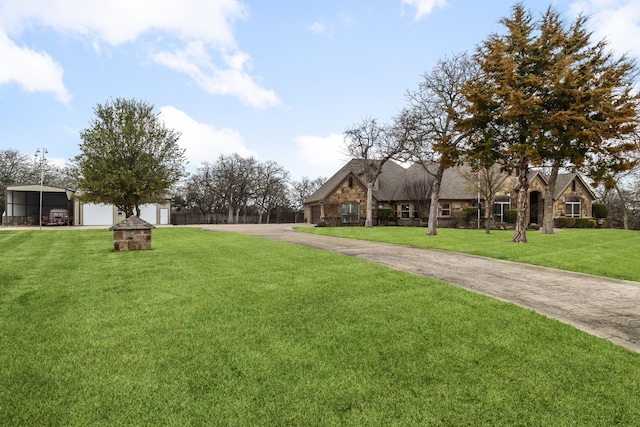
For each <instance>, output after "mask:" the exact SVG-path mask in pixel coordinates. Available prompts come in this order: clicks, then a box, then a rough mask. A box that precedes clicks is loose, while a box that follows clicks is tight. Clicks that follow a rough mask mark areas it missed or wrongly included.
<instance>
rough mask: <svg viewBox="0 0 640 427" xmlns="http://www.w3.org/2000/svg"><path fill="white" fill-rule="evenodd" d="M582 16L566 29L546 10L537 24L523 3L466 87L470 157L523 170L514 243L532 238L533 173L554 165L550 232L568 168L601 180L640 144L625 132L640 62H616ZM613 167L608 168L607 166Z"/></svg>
mask: <svg viewBox="0 0 640 427" xmlns="http://www.w3.org/2000/svg"><path fill="white" fill-rule="evenodd" d="M585 22H586V19H585V18H584V17H579V18H578V19H577V20H576V21H575V22H574V23H573V24H572V25H571V26H569V27H565V25H564V24H563V22H562V20H561V19H560V16H559V14H558V13H557V12H555V11H554V10H553V9H551V8H549V9H548V10H547V11H546V13H545V14H544V15H543V16H542V18H541V19H540V20H538V21H535V20H534V19H533V17H532V15H531V13H530V12H529V11H527V10H526V9H525V8H524V6H523V5H522V4H518V5H516V6H514V8H513V13H512V15H511V16H510V17H509V18H503V19H502V20H501V23H502V24H503V25H504V26H505V27H506V29H507V32H506V34H505V35H497V34H495V35H492V36H491V37H489V39H488V40H487V41H485V42H484V43H482V44H481V46H480V47H479V48H478V51H477V53H476V56H475V57H476V60H477V61H478V64H479V66H480V70H481V72H480V74H479V76H478V78H477V79H475V80H473V81H472V82H470V83H469V84H468V85H467V86H466V88H465V94H466V96H467V99H468V100H469V102H470V104H469V108H468V111H467V113H468V116H467V117H466V118H465V119H464V120H462V121H460V123H459V128H460V129H463V130H464V131H466V132H467V136H468V137H469V139H468V141H469V148H470V158H471V159H473V160H480V161H482V162H483V163H487V162H491V161H496V162H499V163H500V164H501V165H502V167H503V169H504V170H506V171H509V172H511V171H515V172H516V175H517V177H518V201H517V209H518V220H517V222H516V229H515V234H514V236H513V238H512V241H514V242H526V241H527V239H526V226H527V222H526V220H527V210H528V172H529V170H530V168H531V167H532V166H543V165H545V166H550V167H551V172H552V173H551V178H550V180H549V185H548V187H547V189H546V190H545V194H544V201H545V220H544V223H543V229H544V231H546V232H549V233H550V232H552V231H553V214H554V212H553V193H554V187H555V180H556V177H557V174H558V171H559V169H560V168H562V167H569V168H580V167H587V168H588V171H589V175H590V176H591V177H592V178H593V179H594V180H596V181H599V180H602V179H605V177H606V176H608V175H607V173H609V172H610V171H611V170H612V168H625V167H628V166H627V164H628V161H627V157H626V154H628V153H629V151H630V150H634V149H637V146H635V147H634V146H633V145H632V144H629V143H628V140H627V139H625V136H627V135H629V134H631V133H633V132H635V127H636V121H637V108H638V97H637V94H635V93H634V92H633V79H634V77H635V66H634V63H633V61H631V60H629V59H628V58H626V57H622V58H620V59H614V58H613V56H612V54H611V53H610V52H607V51H606V43H605V42H604V41H601V42H599V43H596V44H592V43H591V40H590V34H589V33H588V32H587V31H586V30H585V28H584V27H585ZM607 171H609V172H607Z"/></svg>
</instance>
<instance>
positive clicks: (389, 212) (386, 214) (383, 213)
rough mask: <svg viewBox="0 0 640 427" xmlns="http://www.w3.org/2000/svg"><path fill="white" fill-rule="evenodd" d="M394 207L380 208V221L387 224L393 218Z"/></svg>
mask: <svg viewBox="0 0 640 427" xmlns="http://www.w3.org/2000/svg"><path fill="white" fill-rule="evenodd" d="M392 216H393V209H388V208H378V223H379V224H383V225H384V224H387V222H388V221H389V220H393V218H392Z"/></svg>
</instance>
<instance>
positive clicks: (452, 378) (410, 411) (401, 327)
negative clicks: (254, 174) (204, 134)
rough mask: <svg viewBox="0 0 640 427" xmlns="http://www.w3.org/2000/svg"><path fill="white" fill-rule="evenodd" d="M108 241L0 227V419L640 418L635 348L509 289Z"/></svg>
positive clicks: (360, 267) (230, 249) (558, 421)
mask: <svg viewBox="0 0 640 427" xmlns="http://www.w3.org/2000/svg"><path fill="white" fill-rule="evenodd" d="M445 236H446V235H445V233H442V237H443V238H444V237H445ZM112 245H113V238H112V234H111V233H110V232H108V231H106V230H68V231H63V230H46V231H43V232H38V231H2V232H0V257H1V258H0V259H2V262H1V263H0V343H1V345H0V425H2V426H5V425H6V426H17V425H25V426H36V425H37V426H48V425H50V426H70V425H71V426H73V425H77V426H87V425H105V426H106V425H108V426H115V425H118V426H120V425H176V426H185V425H224V426H253V425H255V426H276V425H277V426H279V425H300V426H335V425H362V426H390V425H398V426H407V425H420V426H425V425H429V426H431V425H434V426H461V425H474V426H475V425H486V426H498V425H503V426H518V425H520V426H525V425H526V426H569V425H581V426H582V425H584V426H611V425H629V426H631V425H637V423H638V420H639V419H640V404H639V402H640V354H636V353H632V352H630V351H628V350H625V349H623V348H621V347H618V346H616V345H614V344H612V343H610V342H608V341H605V340H601V339H598V338H595V337H593V336H590V335H588V334H586V333H583V332H581V331H578V330H576V329H574V328H572V327H570V326H567V325H564V324H561V323H559V322H557V321H554V320H550V319H547V318H544V317H542V316H540V315H538V314H536V313H534V312H532V311H529V310H524V309H521V308H519V307H516V306H514V305H512V304H507V303H503V302H499V301H496V300H493V299H490V298H487V297H483V296H480V295H476V294H472V293H469V292H466V291H464V290H462V289H460V288H457V287H454V286H450V285H447V284H444V283H441V282H436V281H433V280H429V279H426V278H422V277H416V276H412V275H409V274H405V273H401V272H397V271H393V270H390V269H388V268H385V267H382V266H378V265H375V264H371V263H367V262H365V261H361V260H357V259H354V258H351V257H344V256H340V255H336V254H333V253H329V252H324V251H318V250H313V249H310V248H304V247H298V246H294V245H289V244H284V243H279V242H273V241H268V240H263V239H257V238H251V237H248V236H242V235H235V234H229V233H212V232H204V231H200V230H198V229H194V228H159V229H156V230H154V231H153V249H152V250H150V251H141V252H130V253H114V252H113V251H112Z"/></svg>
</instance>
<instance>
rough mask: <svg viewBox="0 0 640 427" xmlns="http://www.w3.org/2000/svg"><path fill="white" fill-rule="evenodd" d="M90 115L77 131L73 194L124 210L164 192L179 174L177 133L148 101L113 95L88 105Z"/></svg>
mask: <svg viewBox="0 0 640 427" xmlns="http://www.w3.org/2000/svg"><path fill="white" fill-rule="evenodd" d="M94 113H95V115H96V117H95V118H94V119H93V120H92V121H91V122H90V126H89V127H88V128H87V129H84V130H82V131H81V132H80V138H81V139H82V143H81V144H80V154H79V155H77V156H76V157H75V158H74V163H75V165H76V166H77V169H78V173H79V177H78V190H79V192H78V197H79V198H80V199H81V200H83V201H85V202H93V203H104V204H113V205H115V206H116V207H117V208H118V209H120V210H122V211H124V212H125V214H126V215H127V216H130V215H133V214H134V212H135V214H136V215H138V216H140V206H141V205H143V204H146V203H155V202H158V201H161V200H163V199H165V198H166V193H167V191H168V189H169V188H170V187H171V186H172V185H173V184H174V183H176V182H178V180H180V178H181V177H183V176H184V164H185V157H184V149H182V148H180V146H179V145H178V140H179V138H180V134H179V133H178V132H176V131H174V130H172V129H168V128H167V127H166V126H165V125H164V123H163V122H162V121H160V120H159V118H158V116H157V114H155V113H154V112H153V106H152V105H151V104H148V103H146V102H143V101H137V100H135V99H131V100H128V99H122V98H117V99H115V100H112V101H108V102H106V103H105V104H98V105H97V106H96V107H95V108H94Z"/></svg>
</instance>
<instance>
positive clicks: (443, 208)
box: [440, 202, 451, 216]
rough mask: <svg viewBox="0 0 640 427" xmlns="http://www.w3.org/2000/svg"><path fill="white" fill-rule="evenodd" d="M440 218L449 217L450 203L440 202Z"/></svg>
mask: <svg viewBox="0 0 640 427" xmlns="http://www.w3.org/2000/svg"><path fill="white" fill-rule="evenodd" d="M440 216H451V203H449V202H442V204H441V205H440Z"/></svg>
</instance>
